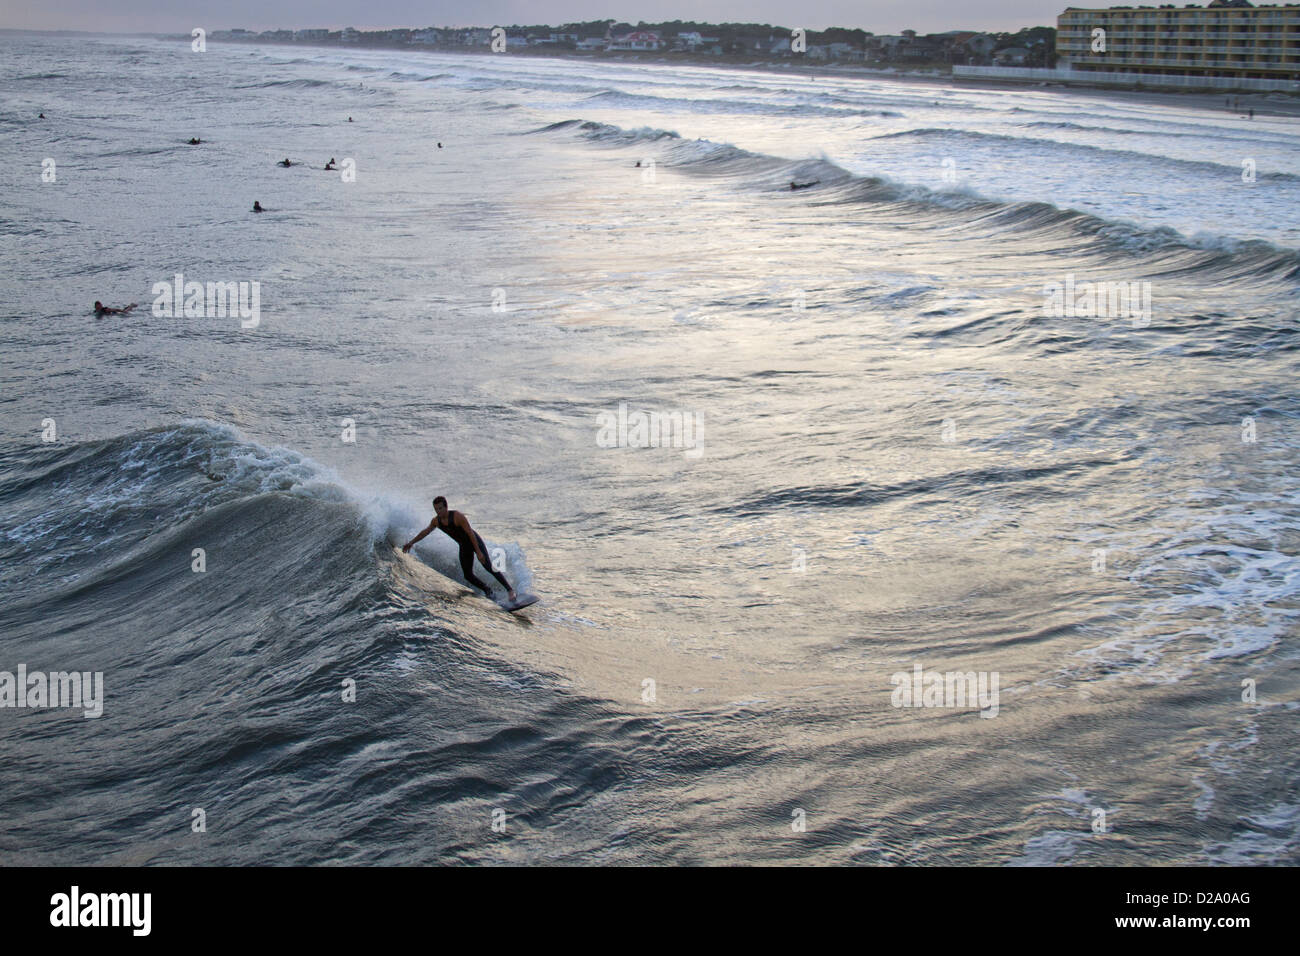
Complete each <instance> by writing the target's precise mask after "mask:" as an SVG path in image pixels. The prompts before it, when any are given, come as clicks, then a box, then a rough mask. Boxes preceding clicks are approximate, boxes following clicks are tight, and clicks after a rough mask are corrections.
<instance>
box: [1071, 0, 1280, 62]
mask: <svg viewBox="0 0 1300 956" xmlns="http://www.w3.org/2000/svg"><path fill="white" fill-rule="evenodd" d="M1056 28H1057V29H1056V53H1057V57H1058V62H1059V63H1060V64H1061V65H1062V66H1065V65H1068V66H1069V67H1070V68H1071V70H1073V71H1078V72H1107V73H1132V74H1135V75H1138V76H1141V75H1165V76H1170V75H1173V76H1202V77H1235V78H1238V79H1243V78H1244V79H1272V80H1278V79H1286V80H1300V6H1297V5H1294V4H1293V5H1287V6H1271V7H1266V6H1260V7H1256V6H1253V5H1251V4H1250V3H1249V2H1247V0H1212V2H1211V3H1209V4H1208V5H1206V6H1204V7H1192V6H1188V7H1174V6H1162V7H1110V8H1109V9H1106V10H1084V9H1078V8H1075V7H1070V8H1068V9H1067V10H1066V11H1065V12H1064V13H1062V14H1061V15H1060V16H1059V17H1058V18H1057V21H1056ZM1099 29H1100V30H1104V31H1105V34H1104V42H1105V52H1101V51H1100V50H1098V49H1095V48H1094V47H1095V46H1096V45H1099V44H1098V43H1097V41H1098V40H1099V39H1101V35H1099V34H1095V33H1094V31H1096V30H1099Z"/></svg>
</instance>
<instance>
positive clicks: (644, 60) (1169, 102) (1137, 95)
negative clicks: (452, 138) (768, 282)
mask: <svg viewBox="0 0 1300 956" xmlns="http://www.w3.org/2000/svg"><path fill="white" fill-rule="evenodd" d="M184 39H185V41H186V42H189V37H185V38H184ZM218 42H221V43H237V44H238V45H240V46H257V45H263V46H283V47H294V48H297V47H304V46H310V47H312V48H313V49H323V50H338V49H355V50H366V51H374V52H378V51H381V50H394V51H402V52H413V51H414V52H422V53H435V54H443V55H447V56H515V57H527V58H529V59H540V60H579V61H583V62H594V63H612V64H644V65H650V66H665V67H672V66H674V65H680V66H689V67H700V68H706V69H709V68H711V69H724V70H738V71H751V72H753V71H760V72H766V73H774V74H786V75H793V76H800V77H808V78H811V79H816V78H818V77H835V78H844V79H853V78H857V79H870V80H884V81H889V82H895V83H901V84H910V85H924V86H934V87H943V88H945V89H958V90H960V89H967V88H970V89H986V90H1005V89H1024V90H1031V91H1034V92H1047V93H1063V94H1066V95H1070V96H1087V97H1091V98H1094V99H1095V98H1103V99H1108V98H1114V99H1120V100H1130V101H1133V102H1139V103H1151V104H1158V105H1165V106H1187V107H1191V108H1193V109H1201V110H1207V111H1211V112H1219V113H1222V112H1227V113H1233V114H1239V115H1241V116H1243V117H1244V116H1245V115H1246V111H1247V110H1250V109H1253V110H1254V111H1255V115H1256V116H1300V96H1296V95H1293V94H1290V93H1284V92H1280V91H1279V92H1268V93H1266V92H1261V91H1249V92H1247V91H1243V92H1232V91H1229V90H1219V91H1184V90H1178V89H1169V90H1156V89H1149V88H1148V89H1125V88H1123V87H1115V86H1110V85H1107V86H1101V85H1098V86H1086V85H1079V84H1069V85H1067V84H1064V83H1052V82H1041V81H1040V82H1034V81H1019V80H1011V79H1007V80H996V79H990V78H986V77H984V78H978V79H976V78H970V79H967V78H961V79H959V78H957V77H954V76H952V75H951V74H942V73H941V74H937V75H936V74H934V73H922V72H919V71H896V70H895V71H890V70H883V69H876V68H873V67H861V66H850V65H847V64H838V63H826V64H821V63H814V62H810V61H806V60H805V61H792V60H755V59H752V58H751V57H749V56H735V55H731V54H718V55H713V54H708V55H705V54H690V53H663V52H654V53H650V52H647V53H638V52H636V51H620V52H618V53H614V54H611V53H560V52H555V51H545V52H532V51H515V52H513V53H511V52H507V53H491V52H489V51H486V50H476V49H475V50H461V49H455V48H439V47H385V46H357V45H351V44H349V45H346V46H345V45H343V44H338V43H325V44H321V43H297V42H295V43H275V42H273V41H265V40H240V41H228V40H223V41H218ZM1228 99H1232V100H1235V101H1236V102H1237V103H1238V104H1239V106H1238V107H1237V108H1231V107H1228V106H1225V101H1226V100H1228Z"/></svg>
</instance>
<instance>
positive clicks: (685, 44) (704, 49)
mask: <svg viewBox="0 0 1300 956" xmlns="http://www.w3.org/2000/svg"><path fill="white" fill-rule="evenodd" d="M493 32H494V31H493V30H489V29H487V28H482V27H474V28H464V29H446V28H443V29H439V28H435V27H426V28H424V29H419V30H407V29H401V30H380V31H364V32H363V31H359V30H357V29H355V28H353V27H346V28H344V29H343V30H267V31H264V32H262V33H256V32H253V31H248V30H228V31H223V32H219V33H214V34H213V37H214V39H218V40H220V39H232V40H262V41H273V42H278V43H287V42H297V43H329V42H338V43H349V44H358V45H367V46H402V45H415V46H431V47H487V46H489V45H491V43H492V40H493ZM504 40H505V47H506V49H507V50H520V49H528V48H533V49H539V50H544V49H547V48H551V49H556V50H580V51H584V52H592V53H603V52H620V51H628V52H656V51H664V52H677V53H708V54H715V55H720V54H724V53H727V54H733V55H736V54H749V55H759V56H765V57H803V58H806V59H810V60H825V61H830V60H841V61H847V62H857V63H864V62H871V63H885V64H887V63H901V64H906V63H920V62H943V63H966V64H992V63H996V64H1001V65H1010V66H1019V65H1023V64H1025V63H1027V62H1033V60H1034V56H1035V51H1034V50H1032V49H1030V48H1027V47H1003V48H998V41H997V39H996V38H995V37H993V36H991V35H990V34H987V33H975V32H971V31H962V30H952V31H949V32H948V33H938V34H929V35H926V36H918V35H917V33H916V31H915V30H904V31H903V33H901V34H899V35H898V36H873V35H871V34H865V42H864V43H861V44H859V43H844V42H840V43H801V42H796V41H795V40H794V38H793V37H792V36H791V35H790V34H788V33H782V34H775V33H773V34H770V35H768V36H767V37H766V38H763V37H761V36H760V37H753V36H748V37H729V38H723V37H717V36H712V37H711V36H705V35H703V34H701V33H699V32H698V31H685V32H680V33H677V34H674V35H661V34H659V33H657V32H655V31H652V30H633V31H631V32H628V33H621V34H617V33H613V32H612V31H610V30H608V29H607V30H606V32H605V35H603V36H581V35H579V34H577V33H564V32H549V33H548V32H529V33H524V32H519V31H510V30H507V31H506V32H505V37H504Z"/></svg>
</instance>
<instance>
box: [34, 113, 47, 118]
mask: <svg viewBox="0 0 1300 956" xmlns="http://www.w3.org/2000/svg"><path fill="white" fill-rule="evenodd" d="M36 118H37V119H45V114H44V113H42V114H41V115H40V116H38V117H36Z"/></svg>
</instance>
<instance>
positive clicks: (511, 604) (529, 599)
mask: <svg viewBox="0 0 1300 956" xmlns="http://www.w3.org/2000/svg"><path fill="white" fill-rule="evenodd" d="M516 593H518V592H516ZM540 600H541V598H539V597H538V596H537V595H536V594H527V593H524V594H519V596H518V598H517V599H516V600H514V601H511V600H510V599H509V598H506V599H505V600H504V601H497V604H499V605H501V607H502V608H504V609H505V610H507V611H509V612H510V613H511V614H513V613H514V612H515V611H521V610H523V609H524V608H526V607H531V606H532V605H534V604H536V603H537V602H538V601H540Z"/></svg>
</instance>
